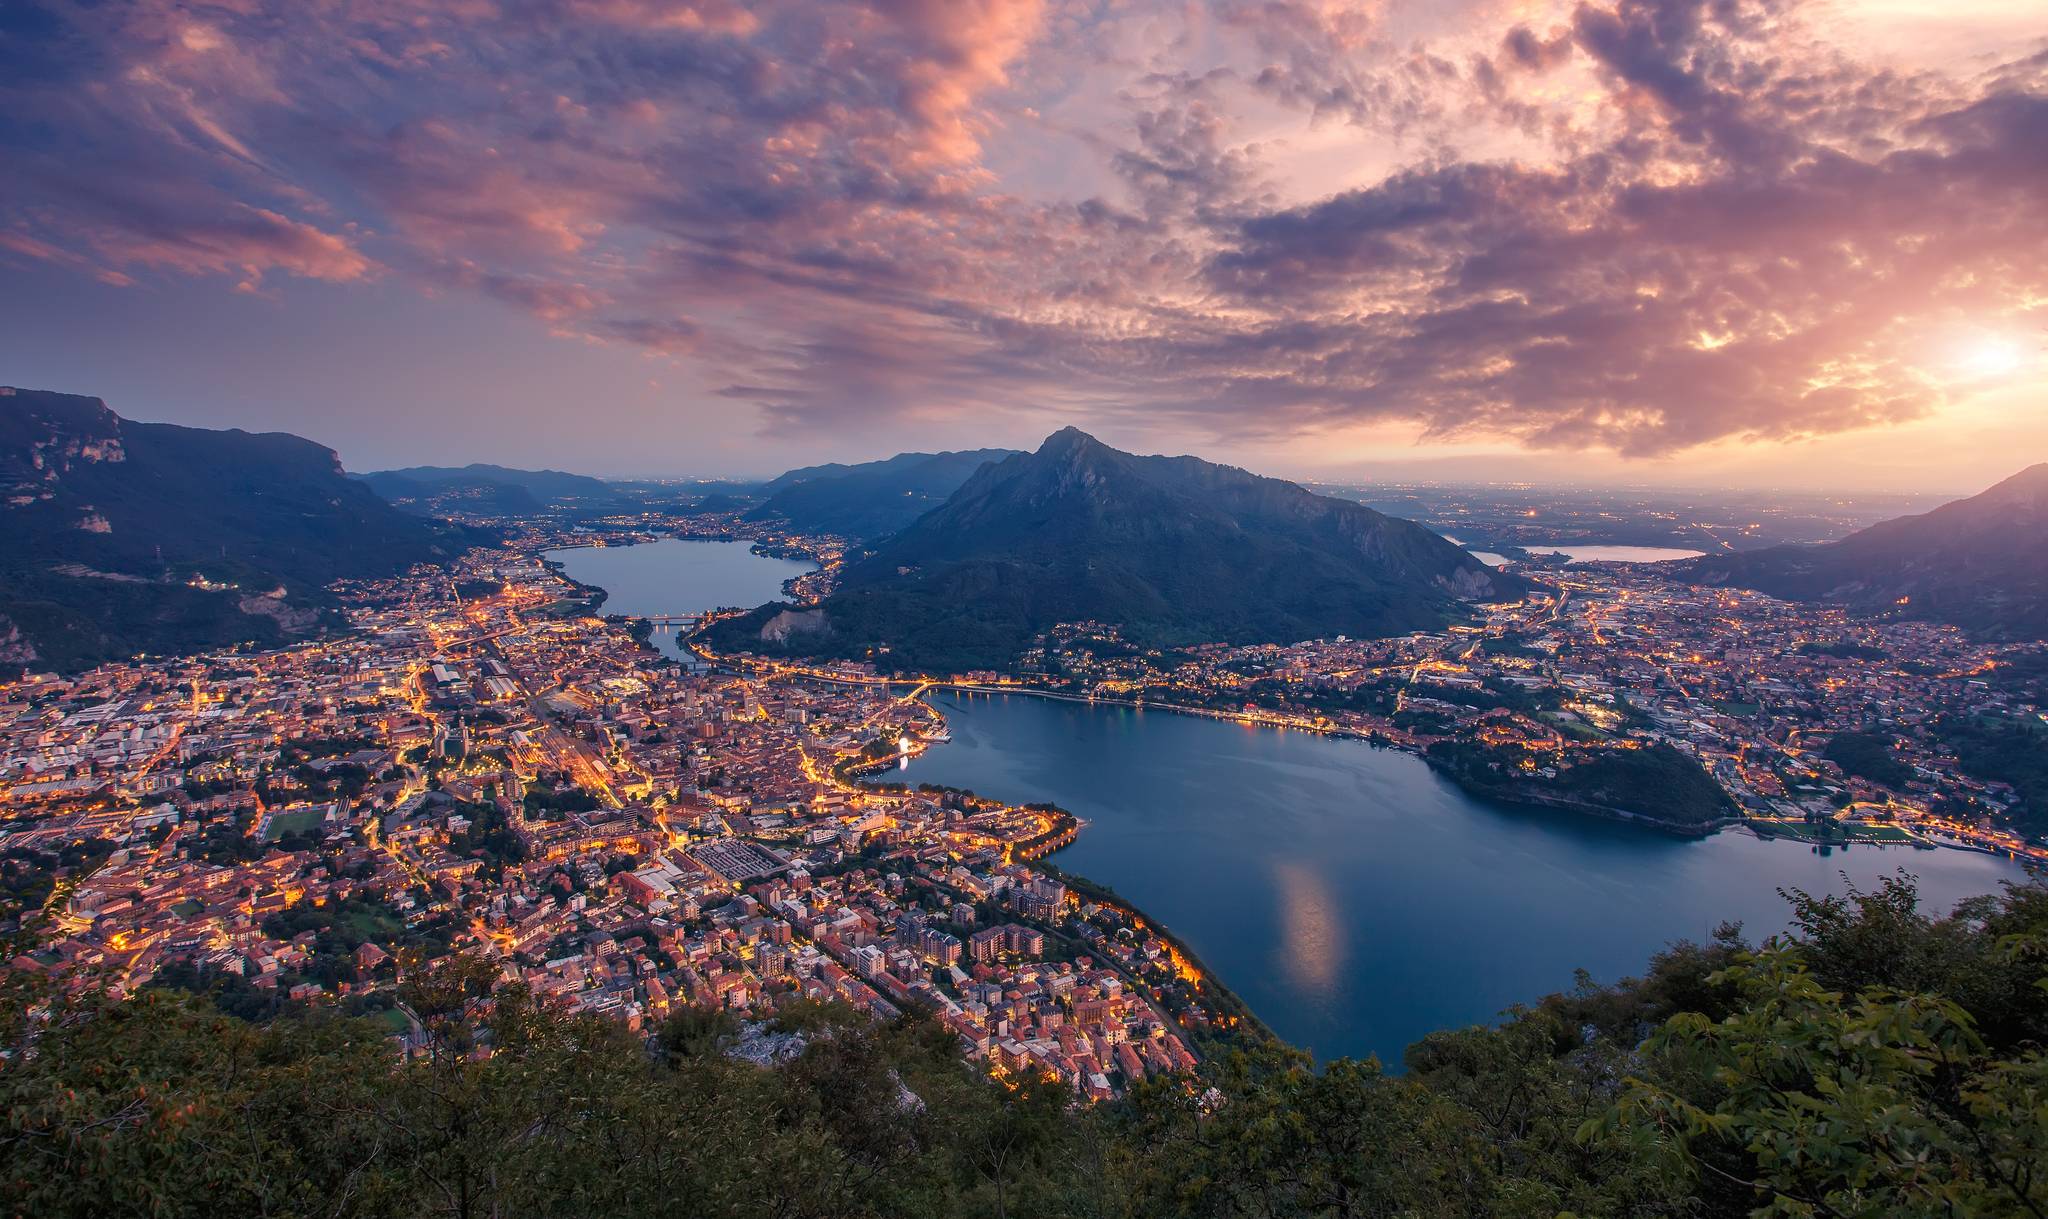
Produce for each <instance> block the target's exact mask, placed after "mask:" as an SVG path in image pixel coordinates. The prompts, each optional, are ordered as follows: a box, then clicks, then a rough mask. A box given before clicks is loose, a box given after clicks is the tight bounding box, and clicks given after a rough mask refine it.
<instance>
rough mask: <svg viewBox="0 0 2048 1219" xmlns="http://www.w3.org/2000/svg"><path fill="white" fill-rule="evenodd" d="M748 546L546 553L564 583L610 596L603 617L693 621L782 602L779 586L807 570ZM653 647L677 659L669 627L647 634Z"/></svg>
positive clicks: (686, 544) (677, 645) (694, 544)
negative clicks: (737, 608) (558, 568)
mask: <svg viewBox="0 0 2048 1219" xmlns="http://www.w3.org/2000/svg"><path fill="white" fill-rule="evenodd" d="M752 545H753V544H752V543H751V542H700V541H694V540H684V539H682V538H663V539H661V540H660V541H658V542H642V543H640V544H639V545H637V546H574V547H569V548H566V549H562V550H550V551H548V552H547V553H546V557H547V558H548V559H551V560H553V561H554V562H557V563H560V564H561V565H562V570H563V571H565V572H567V573H568V576H569V578H570V579H572V580H575V581H577V582H578V583H581V584H591V585H595V586H597V587H598V588H601V589H604V590H605V592H607V593H609V594H610V595H609V596H607V597H606V598H605V602H604V609H603V612H604V613H607V614H638V615H651V614H700V613H703V612H704V611H705V610H713V609H722V608H725V607H727V606H747V607H749V608H751V607H753V606H756V605H760V604H762V603H763V602H766V601H773V600H775V599H776V598H778V597H780V596H782V585H783V583H784V582H785V581H787V580H790V579H792V578H794V577H796V576H800V575H802V574H803V573H805V572H807V571H810V570H812V569H813V567H814V566H815V564H811V563H806V562H801V561H799V560H795V559H773V558H768V557H766V556H763V555H758V554H755V553H754V552H753V550H752V549H751V547H752ZM653 642H654V646H656V647H657V648H660V649H661V651H662V652H663V653H665V654H666V655H669V656H674V657H677V658H681V657H682V655H683V651H682V644H681V642H680V636H678V635H677V633H676V631H675V630H674V628H671V627H665V626H657V627H655V628H654V639H653Z"/></svg>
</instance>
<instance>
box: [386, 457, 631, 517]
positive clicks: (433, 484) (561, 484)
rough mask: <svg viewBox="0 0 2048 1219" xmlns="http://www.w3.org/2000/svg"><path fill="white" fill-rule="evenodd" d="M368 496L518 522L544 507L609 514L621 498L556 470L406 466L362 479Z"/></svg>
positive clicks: (594, 481) (595, 482) (599, 483)
mask: <svg viewBox="0 0 2048 1219" xmlns="http://www.w3.org/2000/svg"><path fill="white" fill-rule="evenodd" d="M362 481H363V482H364V483H367V484H368V485H369V487H370V489H371V490H373V491H375V492H376V493H377V494H379V495H381V496H383V497H384V498H385V499H387V500H389V501H391V502H392V503H394V504H398V505H400V506H401V507H408V508H413V509H414V510H416V511H422V512H427V513H429V514H433V513H434V512H436V511H457V510H462V509H467V510H468V511H470V512H473V513H476V514H478V515H484V516H519V515H522V514H527V513H533V512H539V511H541V510H542V509H543V508H546V507H597V508H609V507H612V506H614V505H616V504H618V503H619V502H620V500H621V498H622V497H621V496H620V494H619V491H618V489H617V488H616V487H613V486H612V485H611V484H610V483H607V482H605V481H604V480H603V479H598V478H591V477H589V476H588V475H584V474H569V473H566V472H564V471H561V470H515V469H511V468H509V467H507V466H492V465H485V464H483V463H481V462H479V463H475V464H472V465H467V466H461V467H453V466H409V467H407V468H405V469H403V470H377V471H374V472H372V473H369V474H365V475H362Z"/></svg>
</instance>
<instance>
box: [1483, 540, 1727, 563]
mask: <svg viewBox="0 0 2048 1219" xmlns="http://www.w3.org/2000/svg"><path fill="white" fill-rule="evenodd" d="M1523 549H1525V550H1527V551H1528V552H1529V553H1530V554H1561V555H1563V556H1565V557H1566V558H1568V559H1570V560H1571V561H1572V562H1574V563H1662V562H1664V561H1665V560H1666V559H1697V558H1699V557H1700V555H1701V554H1702V553H1704V552H1702V551H1698V550H1678V549H1675V548H1673V547H1670V546H1594V545H1571V546H1559V545H1556V544H1555V543H1551V542H1530V543H1529V544H1528V545H1527V546H1525V547H1524V548H1523Z"/></svg>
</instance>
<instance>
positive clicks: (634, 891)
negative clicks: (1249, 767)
mask: <svg viewBox="0 0 2048 1219" xmlns="http://www.w3.org/2000/svg"><path fill="white" fill-rule="evenodd" d="M347 592H348V597H349V600H350V601H351V603H352V605H353V608H352V609H351V610H350V617H351V619H352V626H353V628H354V630H353V631H352V632H350V633H349V634H347V635H345V636H342V637H338V638H335V639H332V640H329V641H326V642H321V643H317V644H310V645H306V646H302V647H295V648H288V649H283V650H278V651H267V652H260V653H247V652H239V651H237V652H228V653H224V654H217V655H212V656H206V657H200V658H192V659H178V660H160V661H139V662H136V663H133V664H125V665H112V666H106V667H103V668H101V669H98V670H96V671H94V672H91V673H88V674H84V675H81V676H78V677H73V678H54V677H49V676H40V677H35V676H32V677H28V678H26V679H24V680H21V681H19V682H16V683H13V684H10V685H8V686H6V687H5V688H4V690H0V756H4V758H5V763H4V767H0V816H4V821H0V867H4V874H0V878H4V883H5V886H6V894H7V896H8V898H10V899H11V901H13V902H20V903H25V904H26V905H28V906H29V907H30V908H31V909H33V910H40V911H41V912H42V913H43V914H45V915H47V921H46V928H47V934H46V935H45V937H44V939H43V942H41V943H40V944H37V945H36V946H34V947H33V949H32V950H30V951H26V952H23V953H22V954H21V955H19V956H18V957H17V958H16V959H15V962H14V964H15V966H16V967H17V968H26V969H32V970H36V971H41V972H44V973H46V974H48V975H51V976H52V977H53V978H56V979H58V980H60V981H64V982H67V983H69V984H71V985H76V986H86V985H88V984H96V983H106V984H109V985H110V986H111V987H112V989H113V990H114V991H115V992H116V993H133V992H135V991H137V990H138V989H140V988H143V987H146V986H149V985H152V984H153V983H162V982H173V981H175V982H178V983H180V984H183V985H186V986H188V987H190V988H192V989H197V990H200V991H202V992H208V993H212V994H213V995H215V997H216V1000H217V1001H219V1002H221V1003H222V1005H223V1006H224V1007H229V1008H230V1010H242V1011H245V1012H253V1013H261V1012H266V1011H271V1012H274V1011H276V1010H278V1009H279V1008H280V1006H281V1005H308V1004H337V1005H340V1006H342V1007H344V1008H345V1009H346V1010H348V1011H350V1012H351V1013H354V1014H358V1015H366V1016H370V1017H373V1018H376V1019H381V1020H384V1021H386V1022H388V1024H389V1027H390V1029H391V1032H392V1035H393V1036H394V1038H395V1039H397V1040H398V1041H399V1042H400V1043H401V1044H403V1043H405V1042H406V1041H407V1040H408V1039H409V1038H412V1037H416V1036H417V1034H418V1027H417V1022H416V1021H415V1020H413V1019H412V1017H411V1014H410V1013H408V1012H406V1011H405V1010H404V1009H403V1007H402V1006H401V1005H399V1004H398V1003H397V1001H396V999H395V997H394V995H395V993H396V992H395V990H394V987H393V982H394V981H395V979H396V978H397V977H398V976H399V975H400V974H401V973H402V972H403V971H405V970H407V969H410V968H415V967H417V966H419V965H421V964H424V963H425V962H427V961H431V960H433V959H435V958H437V957H441V956H445V955H447V954H450V953H454V952H459V951H466V952H474V953H482V954H487V955H488V956H489V957H490V958H492V959H493V960H495V961H496V962H497V963H498V965H499V967H500V969H501V971H502V973H503V975H504V977H505V978H506V979H507V980H511V981H517V982H520V983H523V984H524V985H525V986H526V987H528V988H529V989H530V990H531V991H532V992H533V993H534V994H536V995H538V996H541V997H542V998H543V999H544V1000H546V1001H547V1002H550V1003H553V1004H557V1005H559V1006H560V1007H562V1008H563V1009H565V1010H570V1011H577V1012H591V1013H602V1014H605V1015H608V1016H612V1017H615V1018H617V1019H620V1020H622V1021H625V1022H626V1023H628V1024H629V1025H631V1026H633V1027H635V1028H645V1029H650V1030H651V1029H652V1028H653V1027H655V1026H656V1025H657V1024H658V1022H659V1021H660V1020H661V1019H662V1018H663V1017H664V1016H666V1015H667V1014H669V1013H670V1012H671V1011H672V1010H674V1009H676V1008H677V1007H678V1006H680V1005H689V1004H695V1005H700V1006H705V1007H711V1008H718V1009H726V1010H729V1011H731V1012H733V1013H735V1014H736V1015H739V1016H741V1017H745V1018H750V1019H761V1018H765V1017H767V1016H769V1015H772V1014H773V1013H774V1012H776V1011H777V1010H778V1009H779V1008H781V1007H783V1006H784V1005H786V1004H789V1003H791V1002H795V1001H834V1002H840V1003H844V1004H848V1005H851V1006H853V1007H855V1008H858V1009H861V1010H864V1011H866V1012H869V1013H872V1014H874V1015H876V1016H878V1017H888V1016H891V1015H893V1014H895V1013H898V1012H900V1011H902V1010H905V1009H907V1008H912V1007H917V1008H922V1009H925V1010H927V1011H929V1012H931V1013H933V1014H934V1015H936V1016H937V1018H938V1019H940V1020H941V1021H942V1022H943V1023H944V1024H945V1026H946V1027H947V1028H949V1029H950V1030H952V1031H953V1032H954V1033H956V1034H957V1035H958V1037H959V1038H960V1040H961V1042H962V1043H963V1046H964V1047H965V1048H966V1050H967V1051H968V1053H969V1054H970V1055H971V1056H973V1057H975V1058H977V1059H980V1060H982V1061H985V1062H986V1063H987V1065H988V1067H989V1069H990V1070H991V1071H992V1072H995V1073H997V1074H1004V1073H1015V1072H1032V1073H1039V1074H1051V1075H1055V1076H1057V1077H1058V1078H1059V1079H1061V1080H1062V1081H1065V1082H1066V1083H1067V1084H1069V1085H1071V1087H1072V1088H1073V1090H1074V1092H1075V1094H1076V1095H1077V1096H1078V1097H1081V1098H1086V1099H1100V1098H1103V1097H1107V1096H1110V1095H1113V1094H1115V1093H1116V1092H1117V1091H1119V1090H1121V1089H1122V1088H1125V1087H1128V1086H1129V1085H1130V1084H1132V1083H1134V1082H1136V1081H1138V1080H1141V1079H1144V1078H1146V1077H1147V1076H1148V1075H1153V1074H1160V1073H1177V1072H1182V1071H1186V1070H1189V1069H1192V1068H1193V1067H1194V1065H1195V1064H1196V1061H1197V1055H1198V1054H1199V1053H1200V1052H1201V1050H1200V1047H1201V1046H1203V1045H1205V1044H1215V1043H1216V1042H1217V1041H1218V1039H1219V1038H1227V1037H1228V1036H1230V1035H1231V1030H1232V1029H1233V1028H1234V1027H1235V1026H1236V1025H1237V1023H1238V1020H1239V1017H1238V1016H1237V1015H1236V1014H1235V1011H1234V1007H1233V1005H1234V1000H1232V999H1231V998H1230V997H1229V996H1228V995H1227V992H1220V991H1219V990H1218V989H1217V988H1215V987H1214V986H1213V985H1212V984H1210V983H1208V982H1207V981H1206V980H1205V979H1203V978H1202V976H1201V974H1200V972H1199V970H1198V968H1197V967H1196V966H1194V965H1193V964H1192V963H1191V962H1190V961H1189V960H1188V959H1187V958H1186V957H1185V955H1184V954H1183V953H1182V952H1181V951H1180V949H1179V948H1178V947H1177V946H1176V945H1174V944H1173V943H1172V942H1171V941H1170V940H1169V939H1167V938H1166V937H1165V936H1164V935H1163V933H1161V932H1159V931H1157V930H1156V929H1153V928H1151V927H1150V926H1148V924H1147V923H1146V922H1145V920H1144V919H1143V918H1142V916H1140V915H1139V914H1137V913H1136V912H1135V911H1132V910H1130V909H1127V908H1125V907H1123V906H1121V905H1119V904H1117V903H1115V902H1114V901H1112V900H1109V899H1108V898H1107V897H1106V896H1104V895H1100V894H1095V893H1093V892H1092V891H1082V890H1079V889H1076V888H1074V887H1070V886H1069V885H1068V884H1067V883H1065V882H1064V881H1063V880H1062V879H1060V878H1059V877H1058V875H1057V874H1056V873H1053V872H1050V871H1047V870H1045V868H1044V865H1043V864H1039V863H1034V861H1035V860H1036V859H1037V857H1038V856H1040V855H1042V854H1044V853H1045V852H1046V851H1048V850H1050V849H1052V848H1053V847H1055V846H1057V845H1059V844H1060V843H1063V842H1064V841H1066V840H1067V839H1068V838H1070V837H1071V835H1072V833H1073V832H1074V826H1073V821H1072V818H1070V817H1068V816H1066V815H1065V814H1063V813H1060V812H1058V811H1057V810H1049V809H1030V808H1016V807H1009V806H1005V805H1001V804H998V803H995V802H991V801H987V800H983V799H980V798H978V797H975V796H972V795H970V794H967V793H959V792H931V791H926V792H920V791H915V790H908V789H904V788H902V787H900V786H883V785H876V784H867V783H862V782H859V781H858V779H857V777H856V775H857V773H858V772H862V771H874V770H877V769H882V768H887V767H890V766H894V765H897V764H900V762H899V760H900V759H901V758H902V757H904V756H905V755H907V754H909V753H911V752H914V751H916V750H918V749H921V748H922V747H923V743H924V741H925V739H926V738H927V737H930V736H934V735H937V734H939V733H942V732H943V725H942V724H941V723H939V722H938V720H937V718H936V716H935V714H934V713H933V712H932V711H931V709H930V708H929V707H927V706H925V705H924V704H923V703H921V702H919V701H917V700H916V699H915V698H914V697H906V696H905V695H904V694H903V693H902V692H899V691H896V690H892V689H890V688H888V687H886V686H882V685H877V684H872V683H868V682H860V681H853V682H848V681H843V680H842V681H832V680H821V679H818V678H813V677H810V676H807V675H803V674H798V673H792V672H760V673H751V674H740V673H735V672H729V671H728V672H714V671H711V670H710V669H709V668H708V667H707V666H705V665H703V664H701V663H691V664H685V663H683V662H681V661H679V660H677V659H674V658H672V657H669V656H666V655H664V654H662V653H661V652H658V651H656V650H655V649H653V648H651V647H649V646H647V644H646V643H645V629H644V626H641V627H639V628H638V629H636V627H635V625H634V624H631V623H627V622H624V621H620V620H616V619H615V620H606V619H604V618H599V617H596V616H593V615H591V614H589V613H587V612H585V610H586V607H587V602H585V601H584V600H581V599H580V597H581V595H582V593H583V592H584V590H582V589H581V588H580V587H579V586H576V585H574V584H572V583H571V582H569V581H567V580H566V579H564V578H563V577H562V576H561V575H559V574H558V573H557V572H556V571H555V570H553V569H552V568H551V567H550V566H549V565H546V564H544V563H543V562H542V561H540V560H539V559H537V558H535V557H532V556H530V555H526V554H519V553H514V552H510V551H481V552H477V553H475V554H473V555H472V556H471V557H469V558H468V559H466V560H464V561H463V562H462V563H461V564H460V565H458V566H457V567H455V568H454V569H452V570H448V571H436V570H427V569H422V570H420V571H418V572H416V573H414V574H412V575H410V576H408V577H406V578H404V579H401V580H395V581H389V582H380V583H375V584H366V585H361V586H357V587H353V588H351V589H349V590H347ZM30 921H31V922H34V921H35V920H34V919H33V918H31V919H30Z"/></svg>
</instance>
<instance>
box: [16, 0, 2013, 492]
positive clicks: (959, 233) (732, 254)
mask: <svg viewBox="0 0 2048 1219" xmlns="http://www.w3.org/2000/svg"><path fill="white" fill-rule="evenodd" d="M0 165H4V167H5V168H4V171H0V284H4V285H5V289H6V290H5V291H0V383H7V384H16V385H24V386H31V387H35V388H44V389H61V390H67V391H71V392H77V393H86V394H93V395H97V396H100V397H103V398H105V399H106V400H107V402H108V404H109V405H110V406H112V407H113V408H114V409H115V410H116V411H119V412H121V413H122V414H124V415H127V416H130V417H133V418H140V419H161V420H169V421H174V422H180V423H191V424H198V425H203V426H210V427H245V428H250V429H253V430H285V431H293V432H297V433H300V434H302V435H306V436H310V437H313V438H315V439H317V440H320V441H321V442H323V443H326V444H329V445H331V446H333V447H335V448H336V449H337V450H338V451H339V452H340V454H341V456H342V458H343V460H344V461H345V462H346V463H347V465H348V466H349V467H350V468H351V469H357V470H368V469H376V468H381V467H388V466H396V465H409V464H418V463H437V464H460V463H463V462H467V461H494V462H500V463H503V464H509V465H525V466H541V465H545V466H552V467H557V468H566V469H574V470H579V471H584V472H589V473H596V474H602V475H611V476H640V477H648V476H717V475H759V474H768V473H773V472H776V471H778V470H780V469H783V468H785V467H788V466H793V465H798V464H804V463H807V462H812V461H819V460H859V459H866V458H872V457H879V456H884V455H887V454H889V453H893V452H896V451H899V450H905V449H925V450H930V449H939V448H964V447H981V446H984V445H996V444H1007V445H1015V446H1019V447H1029V446H1031V445H1033V444H1035V443H1036V441H1037V440H1038V439H1039V438H1041V437H1042V436H1044V435H1045V434H1046V433H1048V432H1051V431H1053V430H1055V429H1057V428H1060V427H1064V426H1068V425H1077V426H1080V427H1083V428H1085V429H1087V430H1089V431H1091V432H1093V433H1094V434H1096V435H1097V436H1099V437H1101V438H1102V439H1104V440H1106V441H1108V442H1110V443H1112V444H1116V445H1119V446H1120V447H1125V448H1131V449H1136V450H1141V451H1148V452H1151V451H1166V452H1193V453H1197V454H1200V455H1202V456H1205V457H1209V458H1212V459H1216V460H1223V461H1229V462H1232V463H1234V464H1240V465H1245V466H1248V467H1251V468H1254V469H1258V470H1260V471H1262V472H1267V473H1275V474H1283V475H1292V476H1296V477H1314V478H1330V479H1342V478H1361V479H1366V478H1371V479H1396V480H1421V479H1441V480H1447V481H1456V480H1477V481H1536V482H1548V483H1569V482H1575V481H1576V482H1588V483H1602V484H1642V485H1667V486H1681V487H1713V486H1745V487H1750V486H1783V487H1799V488H1807V489H1813V488H1866V489H1887V490H1906V491H1956V492H1964V491H1970V490H1974V489H1977V488H1980V487H1982V486H1985V485H1988V484H1989V483H1991V482H1994V481H1996V480H1997V479H1999V478H2001V477H2004V476H2005V475H2007V474H2010V473H2012V472H2013V471H2015V470H2017V469H2019V468H2020V467H2022V466H2025V465H2028V464H2030V463H2032V462H2036V461H2042V460H2048V410H2044V406H2048V206H2044V205H2043V202H2042V201H2043V200H2044V199H2048V6H2043V5H2042V4H2040V3H2039V0H1806V2H1803V3H1802V2H1796V0H1771V2H1766V3H1756V2H1752V0H1585V2H1582V3H1580V2H1571V3H1553V2H1551V0H1476V2H1468V0H1442V2H1430V3H1421V2H1416V0H1212V2H1209V3H1199V2H1178V3H1167V2H1159V3H1154V2H1150V0H1125V2H1120V3H1110V2H1107V0H1104V2H1095V0H1072V2H1069V0H822V2H813V3H784V2H781V0H758V2H753V3H738V2H736V0H446V2H444V3H439V4H422V3H418V2H416V0H223V2H221V3H205V2H183V3H173V2H171V0H128V2H125V3H107V2H105V0H9V2H8V3H5V4H0Z"/></svg>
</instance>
